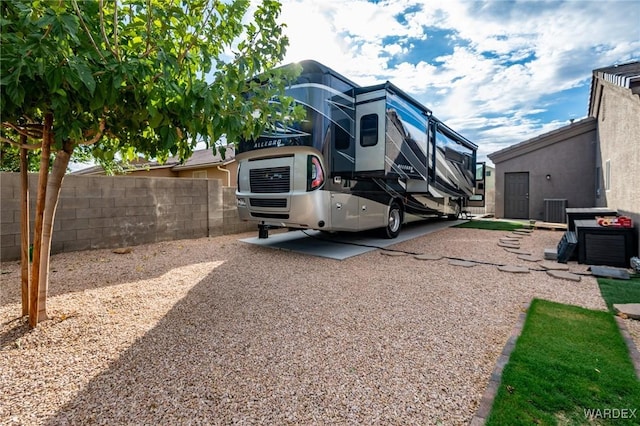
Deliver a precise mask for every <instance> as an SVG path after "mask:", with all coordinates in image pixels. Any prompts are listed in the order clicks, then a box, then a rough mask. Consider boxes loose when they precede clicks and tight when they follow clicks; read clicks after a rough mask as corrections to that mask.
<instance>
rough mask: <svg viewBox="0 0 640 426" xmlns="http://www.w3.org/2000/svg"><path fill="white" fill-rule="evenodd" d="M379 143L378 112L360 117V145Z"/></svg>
mask: <svg viewBox="0 0 640 426" xmlns="http://www.w3.org/2000/svg"><path fill="white" fill-rule="evenodd" d="M377 143H378V114H367V115H363V116H362V117H361V118H360V146H373V145H375V144H377Z"/></svg>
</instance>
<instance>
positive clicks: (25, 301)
mask: <svg viewBox="0 0 640 426" xmlns="http://www.w3.org/2000/svg"><path fill="white" fill-rule="evenodd" d="M26 143H27V137H26V136H24V135H22V136H20V144H22V145H25V144H26ZM27 152H28V151H27V149H26V148H20V181H21V186H22V188H21V189H22V191H21V200H20V201H21V204H22V206H21V210H22V216H21V218H20V233H21V234H22V241H21V250H20V254H21V256H20V266H21V267H22V316H23V317H24V316H27V315H29V240H30V238H29V165H28V159H27V155H28V154H27Z"/></svg>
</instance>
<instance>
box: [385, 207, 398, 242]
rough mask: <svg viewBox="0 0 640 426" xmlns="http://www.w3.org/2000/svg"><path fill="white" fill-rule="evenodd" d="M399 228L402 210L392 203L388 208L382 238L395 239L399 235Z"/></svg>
mask: <svg viewBox="0 0 640 426" xmlns="http://www.w3.org/2000/svg"><path fill="white" fill-rule="evenodd" d="M401 226H402V208H401V207H400V205H399V204H398V203H396V202H395V201H393V202H392V203H391V205H390V206H389V217H388V218H387V226H386V227H385V228H384V236H385V237H386V238H396V237H397V236H398V234H400V227H401Z"/></svg>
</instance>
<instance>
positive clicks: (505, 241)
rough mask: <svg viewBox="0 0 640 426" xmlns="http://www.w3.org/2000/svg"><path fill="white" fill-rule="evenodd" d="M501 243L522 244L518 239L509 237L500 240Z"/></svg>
mask: <svg viewBox="0 0 640 426" xmlns="http://www.w3.org/2000/svg"><path fill="white" fill-rule="evenodd" d="M500 242H501V243H516V244H520V240H519V239H517V238H509V237H504V238H500Z"/></svg>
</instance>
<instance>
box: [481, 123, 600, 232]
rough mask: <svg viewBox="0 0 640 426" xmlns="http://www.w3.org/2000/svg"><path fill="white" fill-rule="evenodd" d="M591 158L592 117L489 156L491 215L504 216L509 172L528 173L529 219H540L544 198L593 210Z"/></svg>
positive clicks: (593, 156) (593, 144) (592, 151)
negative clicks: (492, 186)
mask: <svg viewBox="0 0 640 426" xmlns="http://www.w3.org/2000/svg"><path fill="white" fill-rule="evenodd" d="M595 155H596V120H594V119H593V118H586V119H583V120H580V121H577V122H574V123H572V124H570V125H568V126H565V127H562V128H560V129H558V130H555V131H553V132H550V133H546V134H544V135H541V136H538V137H536V138H533V139H530V140H527V141H524V142H521V143H519V144H516V145H512V146H510V147H508V148H505V149H503V150H500V151H497V152H494V153H492V154H489V158H490V159H491V161H493V163H494V164H495V175H496V176H495V216H496V217H499V218H502V217H504V216H505V198H504V197H505V193H504V192H505V191H504V187H505V173H512V172H528V173H529V219H535V220H543V219H544V200H545V199H548V198H549V199H567V206H568V207H593V206H594V203H595V191H594V185H595V181H596V178H595V170H594V167H593V165H594V164H595ZM547 175H549V179H547Z"/></svg>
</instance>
